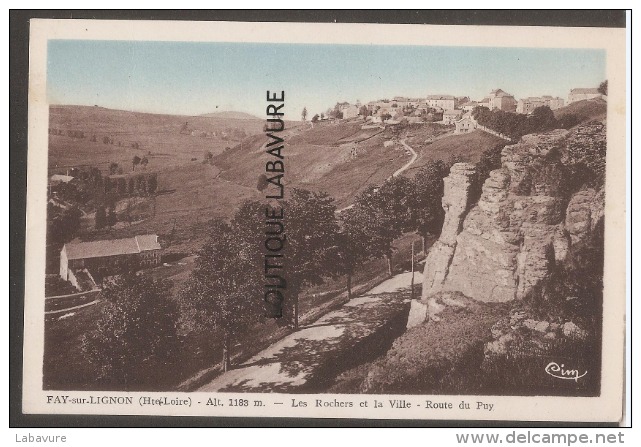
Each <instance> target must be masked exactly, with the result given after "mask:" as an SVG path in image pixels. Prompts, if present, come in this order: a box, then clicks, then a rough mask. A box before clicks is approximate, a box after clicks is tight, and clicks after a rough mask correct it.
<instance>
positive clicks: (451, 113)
mask: <svg viewBox="0 0 641 447" xmlns="http://www.w3.org/2000/svg"><path fill="white" fill-rule="evenodd" d="M462 115H463V111H462V110H446V111H444V112H443V124H448V125H449V124H454V123H455V122H456V121H457V120H459V119H461V116H462Z"/></svg>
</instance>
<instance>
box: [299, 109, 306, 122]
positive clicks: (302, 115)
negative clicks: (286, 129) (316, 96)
mask: <svg viewBox="0 0 641 447" xmlns="http://www.w3.org/2000/svg"><path fill="white" fill-rule="evenodd" d="M300 117H301V118H302V120H303V121H306V120H307V107H303V111H302V112H301V114H300Z"/></svg>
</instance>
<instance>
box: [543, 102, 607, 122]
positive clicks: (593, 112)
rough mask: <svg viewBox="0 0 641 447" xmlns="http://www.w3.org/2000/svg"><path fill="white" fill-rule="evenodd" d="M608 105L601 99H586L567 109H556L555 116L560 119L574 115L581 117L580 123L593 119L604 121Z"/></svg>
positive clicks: (568, 106)
mask: <svg viewBox="0 0 641 447" xmlns="http://www.w3.org/2000/svg"><path fill="white" fill-rule="evenodd" d="M607 106H608V103H607V102H606V101H604V100H603V99H601V98H598V99H585V100H583V101H576V102H573V103H571V104H568V105H567V106H565V107H561V108H560V109H556V110H555V111H554V116H555V117H556V118H557V119H559V118H561V117H563V116H565V115H569V114H573V115H576V116H578V117H579V121H580V122H586V121H590V120H593V119H604V118H605V117H606V114H607V108H608V107H607Z"/></svg>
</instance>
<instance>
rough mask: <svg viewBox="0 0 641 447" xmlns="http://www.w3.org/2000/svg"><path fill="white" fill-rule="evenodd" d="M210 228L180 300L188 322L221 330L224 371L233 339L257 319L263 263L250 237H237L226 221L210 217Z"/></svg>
mask: <svg viewBox="0 0 641 447" xmlns="http://www.w3.org/2000/svg"><path fill="white" fill-rule="evenodd" d="M210 232H211V237H210V239H209V240H208V242H207V243H206V244H205V245H204V246H203V247H202V249H201V250H200V251H199V253H198V258H197V260H196V268H195V269H194V271H193V273H192V275H191V280H190V281H189V283H188V285H187V286H186V287H185V289H184V290H183V292H182V293H181V303H182V304H183V312H184V313H185V316H186V320H187V321H190V323H191V324H194V325H196V326H197V327H205V328H207V329H211V328H214V329H218V330H220V331H221V332H222V334H223V356H222V368H223V371H227V370H229V368H230V367H231V346H232V343H233V341H234V340H235V339H236V337H237V336H238V335H239V334H241V333H242V332H244V331H245V330H247V328H248V327H249V326H250V325H251V324H252V323H254V322H256V321H257V320H258V315H259V314H258V309H259V304H260V303H262V299H263V289H264V285H263V284H262V283H261V279H262V275H261V274H262V268H263V266H262V264H261V261H262V259H261V258H259V257H258V256H256V253H255V247H254V246H252V244H251V240H249V239H246V238H243V237H241V235H240V234H238V233H237V232H236V231H235V230H234V229H233V228H232V227H231V226H230V225H229V224H227V223H225V222H222V221H214V222H213V224H212V226H211V229H210ZM184 319H185V318H184Z"/></svg>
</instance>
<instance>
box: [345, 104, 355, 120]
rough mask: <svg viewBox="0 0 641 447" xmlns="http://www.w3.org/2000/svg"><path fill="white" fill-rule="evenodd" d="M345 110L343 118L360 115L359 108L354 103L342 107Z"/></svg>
mask: <svg viewBox="0 0 641 447" xmlns="http://www.w3.org/2000/svg"><path fill="white" fill-rule="evenodd" d="M341 112H343V119H345V120H346V119H350V118H356V117H357V116H358V113H359V110H358V107H357V106H355V105H354V104H348V105H347V106H345V107H343V108H342V109H341Z"/></svg>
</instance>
